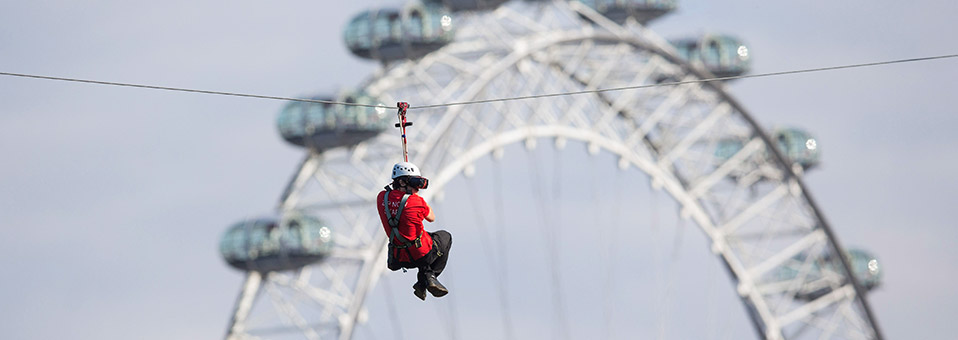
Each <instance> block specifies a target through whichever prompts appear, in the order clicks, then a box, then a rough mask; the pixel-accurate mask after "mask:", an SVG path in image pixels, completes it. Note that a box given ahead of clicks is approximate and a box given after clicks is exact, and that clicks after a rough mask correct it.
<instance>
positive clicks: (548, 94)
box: [410, 54, 958, 110]
mask: <svg viewBox="0 0 958 340" xmlns="http://www.w3.org/2000/svg"><path fill="white" fill-rule="evenodd" d="M955 57H958V54H949V55H940V56H933V57H921V58H909V59H898V60H889V61H879V62H873V63H864V64H851V65H841V66H829V67H819V68H812V69H803V70H792V71H780V72H771V73H761V74H751V75H740V76H729V77H715V78H706V79H695V80H685V81H674V82H665V83H658V84H647V85H632V86H622V87H612V88H607V89H595V90H582V91H571V92H558V93H547V94H535V95H528V96H518V97H507V98H493V99H481V100H471V101H464V102H453V103H446V104H433V105H423V106H417V107H411V108H410V110H412V109H430V108H438V107H447V106H457V105H471V104H483V103H491V102H504V101H513V100H523V99H535V98H549V97H560V96H572V95H579V94H589V93H602V92H615V91H625V90H638V89H647V88H653V87H665V86H677V85H685V84H695V83H708V82H716V81H726V80H734V79H745V78H759V77H772V76H782V75H790V74H799V73H811V72H821V71H833V70H841V69H849V68H859V67H869V66H879V65H889V64H898V63H908V62H918V61H928V60H935V59H946V58H955Z"/></svg>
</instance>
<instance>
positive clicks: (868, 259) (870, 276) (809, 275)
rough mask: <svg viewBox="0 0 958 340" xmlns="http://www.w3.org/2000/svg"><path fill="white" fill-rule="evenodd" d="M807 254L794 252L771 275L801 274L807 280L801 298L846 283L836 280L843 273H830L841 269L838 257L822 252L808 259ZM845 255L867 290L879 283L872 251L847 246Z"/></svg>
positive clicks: (791, 276) (781, 277)
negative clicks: (824, 254) (816, 256)
mask: <svg viewBox="0 0 958 340" xmlns="http://www.w3.org/2000/svg"><path fill="white" fill-rule="evenodd" d="M808 258H809V254H808V253H801V254H798V255H795V256H794V257H792V259H791V260H790V261H789V262H787V263H786V264H785V265H783V266H782V267H779V268H778V269H777V270H776V271H774V272H773V274H772V275H775V276H776V277H777V278H778V279H779V280H782V281H788V280H793V279H795V278H796V277H798V276H800V275H801V276H802V277H803V278H804V281H805V282H806V283H805V285H804V286H803V287H801V289H800V291H799V293H798V295H797V296H796V297H798V298H800V299H803V300H815V299H817V298H820V297H822V296H824V295H825V294H828V293H830V292H831V291H832V290H831V287H837V286H841V285H844V284H846V283H847V282H845V281H840V282H839V281H837V280H836V278H837V277H842V276H840V275H835V274H833V273H840V272H842V271H843V270H842V264H841V262H839V260H838V259H836V258H834V257H833V256H824V257H821V258H820V260H817V261H811V262H809V261H808ZM845 259H846V260H848V261H849V266H850V267H851V270H852V275H854V276H855V280H857V281H858V282H859V283H860V284H861V285H862V287H863V288H865V289H866V290H869V291H870V290H872V289H875V288H877V287H878V286H879V285H880V284H881V277H882V272H881V267H880V266H879V264H878V260H877V259H876V258H875V256H873V255H872V254H871V253H869V252H867V251H865V250H861V249H848V250H846V251H845Z"/></svg>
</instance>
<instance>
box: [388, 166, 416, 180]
mask: <svg viewBox="0 0 958 340" xmlns="http://www.w3.org/2000/svg"><path fill="white" fill-rule="evenodd" d="M401 176H413V177H422V174H420V173H419V167H418V166H416V165H415V164H412V163H409V162H399V163H396V165H393V179H396V178H397V177H401Z"/></svg>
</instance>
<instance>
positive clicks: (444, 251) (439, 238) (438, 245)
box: [429, 230, 452, 277]
mask: <svg viewBox="0 0 958 340" xmlns="http://www.w3.org/2000/svg"><path fill="white" fill-rule="evenodd" d="M429 236H432V241H433V248H435V249H436V254H437V255H439V256H437V257H436V259H435V260H433V261H432V263H430V264H429V269H430V272H431V273H432V274H433V275H435V276H436V277H439V274H442V271H443V270H444V269H446V261H448V260H449V250H450V249H452V234H450V233H449V232H448V231H445V230H438V231H436V232H435V233H429Z"/></svg>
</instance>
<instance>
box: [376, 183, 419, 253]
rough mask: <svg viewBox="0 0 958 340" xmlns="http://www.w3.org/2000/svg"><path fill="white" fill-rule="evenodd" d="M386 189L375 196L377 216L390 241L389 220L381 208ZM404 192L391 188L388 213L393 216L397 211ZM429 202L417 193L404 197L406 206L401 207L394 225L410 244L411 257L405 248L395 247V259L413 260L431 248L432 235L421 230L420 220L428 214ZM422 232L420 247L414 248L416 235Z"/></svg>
mask: <svg viewBox="0 0 958 340" xmlns="http://www.w3.org/2000/svg"><path fill="white" fill-rule="evenodd" d="M385 193H386V191H381V192H380V193H379V196H378V197H376V207H377V209H378V210H379V218H380V220H382V222H383V229H384V230H385V231H386V237H388V238H389V241H390V242H393V240H392V227H390V226H389V222H387V220H386V212H385V211H384V210H383V196H384V195H385ZM403 194H404V192H402V191H398V190H393V191H390V192H389V213H390V214H392V215H393V216H395V215H396V214H397V213H398V211H399V201H401V200H402V196H403ZM430 210H431V209H430V208H429V204H426V200H424V199H422V197H419V195H416V194H412V195H409V198H407V199H406V207H404V208H403V209H402V216H399V224H398V225H397V226H396V227H397V228H398V229H399V234H400V235H402V236H403V237H405V238H406V240H407V241H409V243H410V244H411V245H412V247H409V248H408V249H409V253H410V254H411V255H412V257H413V258H411V259H410V258H409V255H407V254H406V251H405V250H402V249H396V250H395V251H396V253H395V254H393V255H396V256H397V257H396V258H397V259H399V261H400V262H412V261H415V260H417V259H419V258H421V257H423V256H424V255H426V254H427V253H429V250H430V249H432V237H430V236H429V234H428V233H426V231H425V230H423V225H422V220H423V219H425V218H426V216H429V211H430ZM419 234H422V238H420V239H419V240H420V242H422V247H419V248H416V246H415V240H416V236H419ZM393 244H394V245H402V242H401V241H398V240H397V241H396V242H395V243H393Z"/></svg>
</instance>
